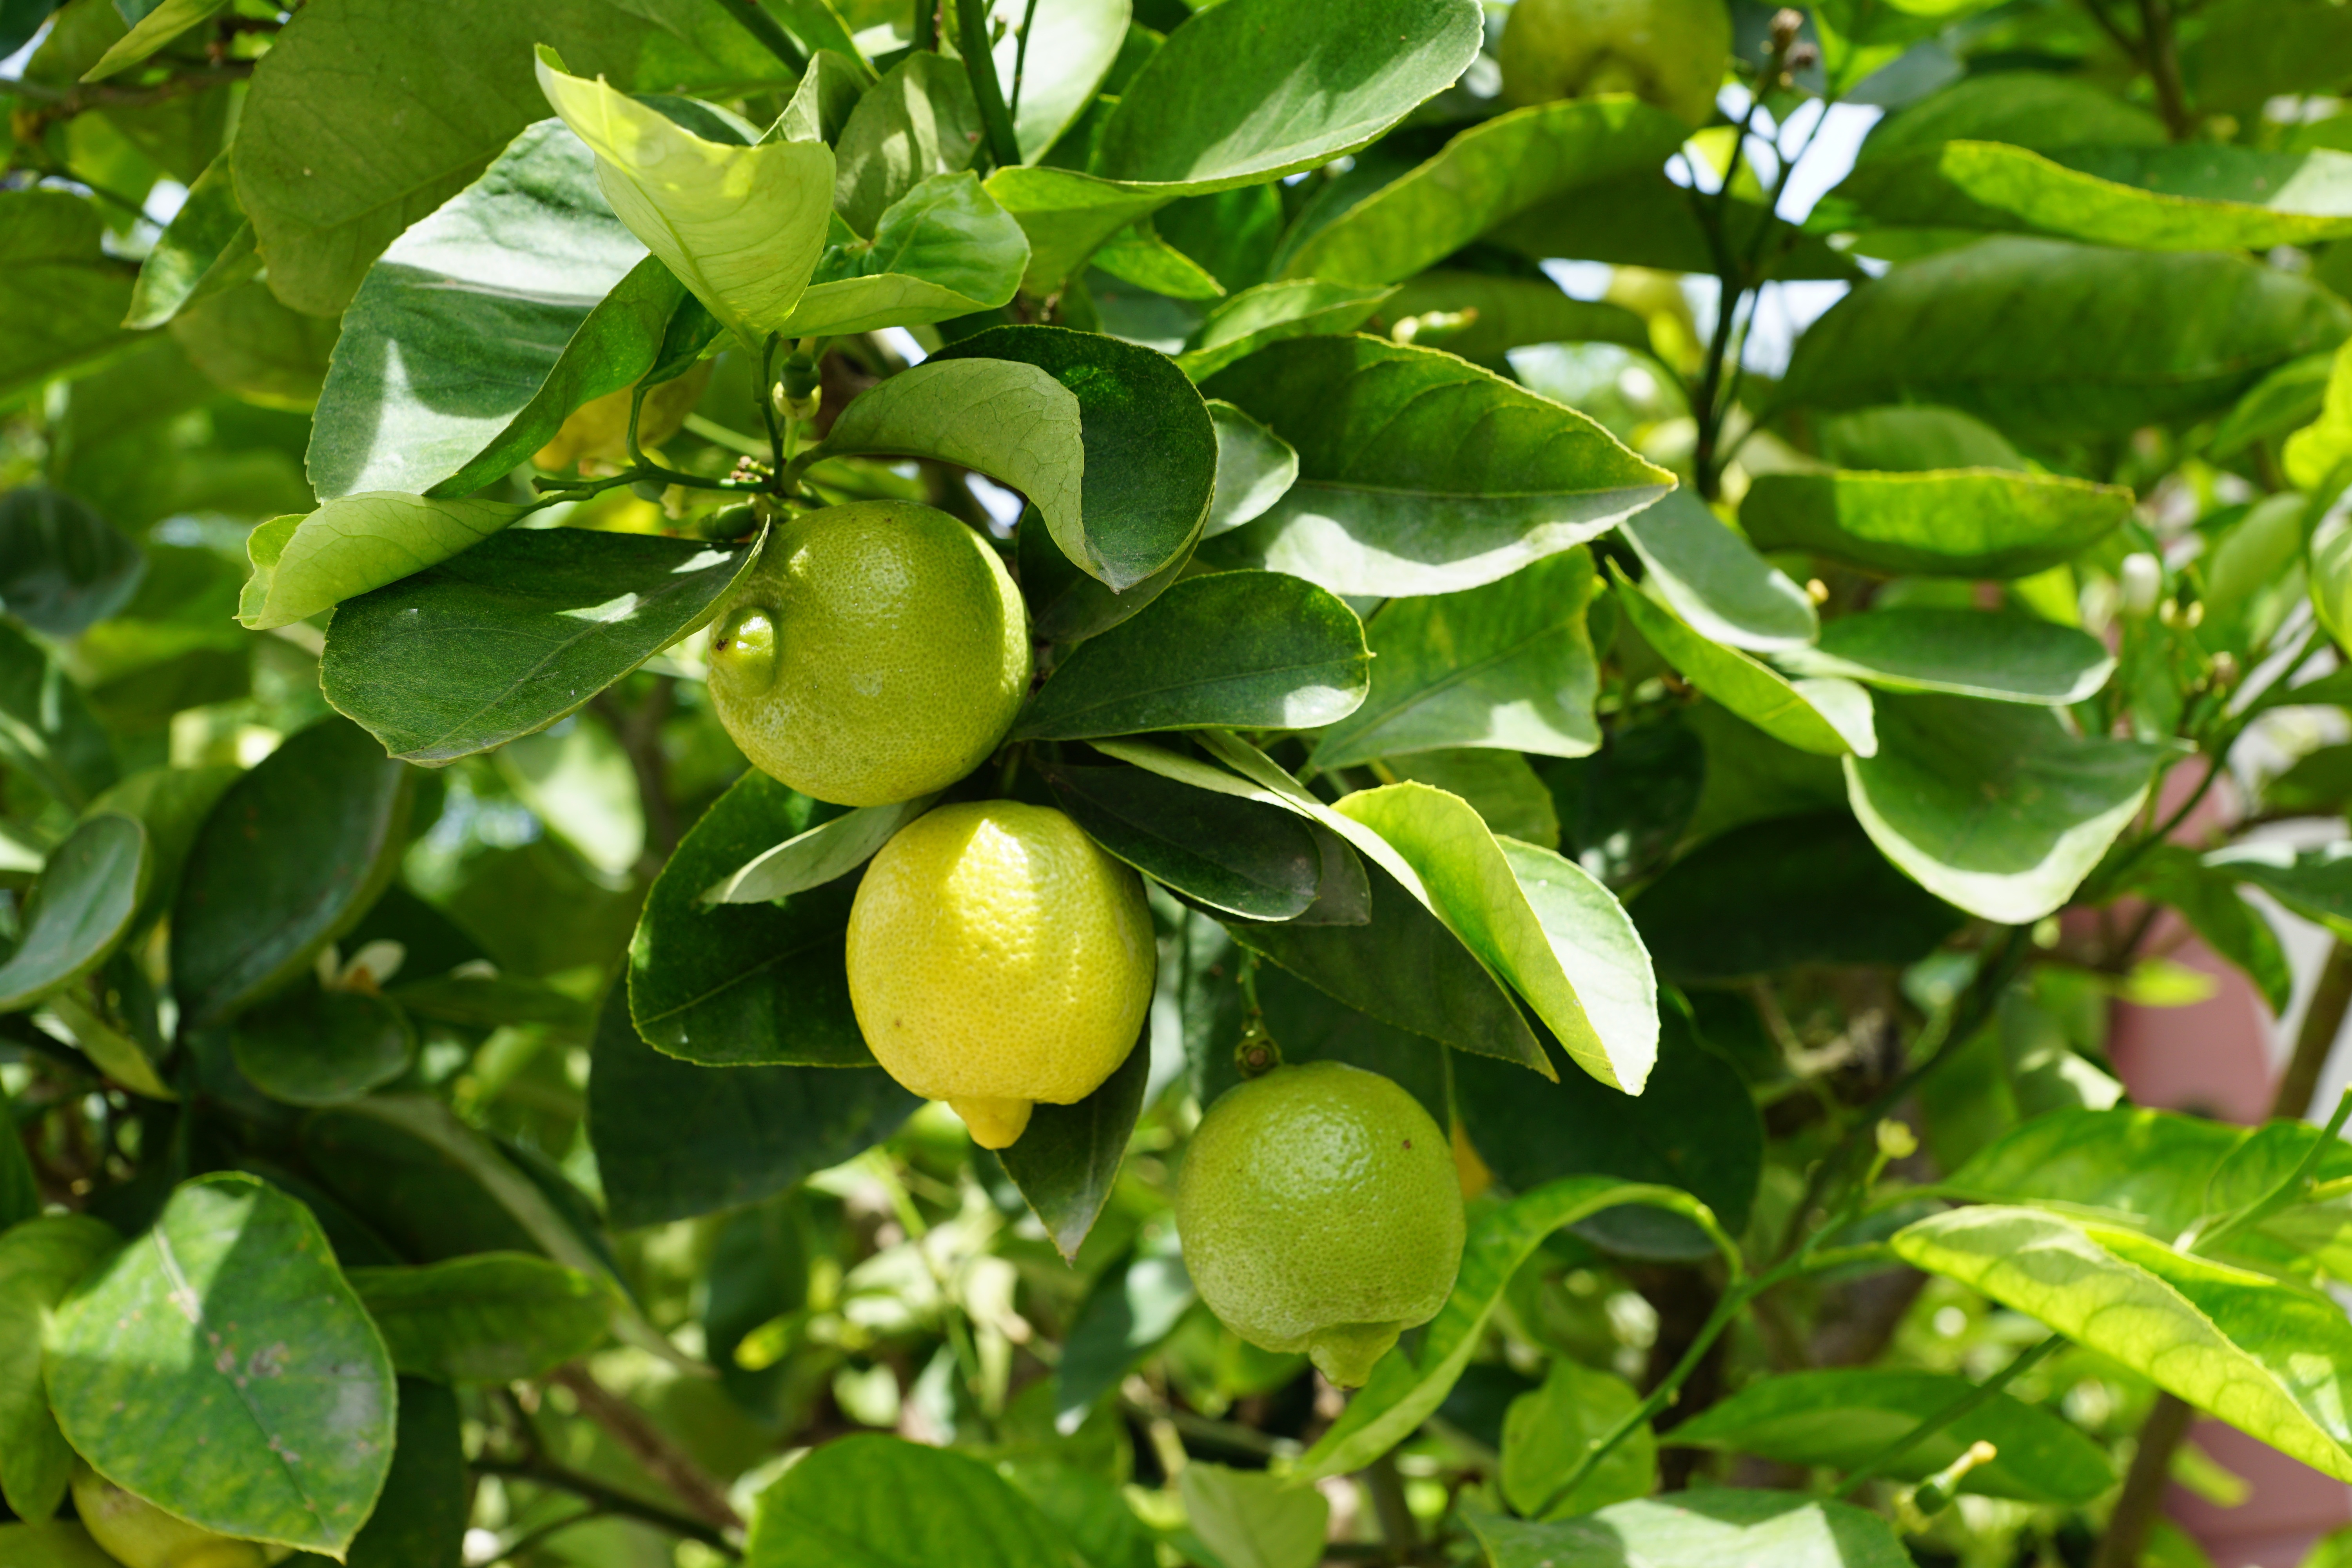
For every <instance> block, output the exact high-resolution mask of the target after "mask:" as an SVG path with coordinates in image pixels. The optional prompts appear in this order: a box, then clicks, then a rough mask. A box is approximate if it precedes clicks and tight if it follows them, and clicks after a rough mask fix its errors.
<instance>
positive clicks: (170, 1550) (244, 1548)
mask: <svg viewBox="0 0 2352 1568" xmlns="http://www.w3.org/2000/svg"><path fill="white" fill-rule="evenodd" d="M73 1500H74V1511H75V1512H76V1513H79V1515H81V1526H82V1528H83V1529H84V1530H87V1531H89V1538H90V1539H91V1540H92V1541H95V1542H98V1543H99V1545H100V1547H102V1548H104V1549H105V1552H106V1554H107V1555H108V1556H109V1557H111V1558H113V1559H114V1560H115V1561H116V1562H117V1563H121V1564H122V1565H123V1568H268V1565H269V1564H270V1563H276V1562H278V1561H280V1560H282V1559H284V1558H285V1557H287V1556H288V1555H289V1553H288V1552H285V1551H283V1550H279V1549H277V1548H273V1547H268V1546H264V1545H262V1544H261V1543H260V1542H257V1541H239V1540H237V1539H236V1538H235V1537H234V1536H227V1535H216V1534H215V1533H214V1532H213V1531H209V1530H206V1529H205V1528H204V1527H203V1526H201V1525H195V1524H190V1523H189V1522H188V1521H186V1520H184V1519H181V1518H179V1517H177V1516H176V1515H173V1514H168V1513H165V1512H164V1511H163V1510H162V1509H160V1508H157V1507H156V1506H155V1505H154V1504H153V1503H152V1502H149V1501H148V1500H146V1499H144V1498H141V1497H135V1496H133V1495H132V1494H131V1493H130V1492H127V1491H124V1490H123V1489H121V1487H118V1486H116V1485H115V1484H114V1483H113V1482H112V1481H110V1480H108V1479H106V1478H105V1477H104V1476H101V1475H100V1474H99V1473H98V1472H97V1471H96V1470H93V1469H91V1468H89V1466H88V1465H79V1466H77V1467H75V1469H74V1478H73Z"/></svg>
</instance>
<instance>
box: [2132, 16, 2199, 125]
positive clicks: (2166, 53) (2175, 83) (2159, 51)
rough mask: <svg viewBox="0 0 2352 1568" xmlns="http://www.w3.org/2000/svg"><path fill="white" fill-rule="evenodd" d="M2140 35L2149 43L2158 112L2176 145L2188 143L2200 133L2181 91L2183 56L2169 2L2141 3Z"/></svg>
mask: <svg viewBox="0 0 2352 1568" xmlns="http://www.w3.org/2000/svg"><path fill="white" fill-rule="evenodd" d="M2139 23H2140V32H2141V33H2142V34H2143V35H2144V36H2145V37H2146V38H2147V58H2146V59H2144V60H2143V61H2141V64H2143V65H2145V66H2146V67H2147V75H2148V79H2149V80H2150V81H2152V82H2154V83H2155V84H2156V107H2157V111H2158V113H2160V114H2162V115H2163V116H2164V128H2165V129H2166V130H2167V131H2169V132H2171V133H2172V139H2173V140H2174V141H2175V142H2186V141H2188V140H2189V137H2190V136H2191V135H2193V134H2194V133H2195V132H2196V130H2197V120H2196V117H2195V116H2194V115H2192V114H2190V113H2189V98H2188V95H2187V94H2186V93H2185V92H2183V91H2182V90H2181V87H2180V54H2179V50H2178V49H2176V48H2174V47H2173V45H2172V7H2171V6H2170V5H2168V4H2166V0H2139Z"/></svg>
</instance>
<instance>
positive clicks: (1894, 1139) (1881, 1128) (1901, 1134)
mask: <svg viewBox="0 0 2352 1568" xmlns="http://www.w3.org/2000/svg"><path fill="white" fill-rule="evenodd" d="M1877 1131H1878V1152H1880V1153H1882V1154H1884V1155H1885V1156H1886V1157H1887V1158H1888V1159H1890V1160H1907V1159H1909V1158H1910V1157H1911V1156H1912V1155H1914V1154H1916V1153H1917V1152H1919V1135H1918V1134H1917V1133H1916V1132H1914V1131H1911V1129H1910V1128H1909V1127H1908V1126H1906V1125H1905V1124H1904V1123H1903V1122H1900V1121H1894V1120H1892V1119H1890V1120H1887V1121H1882V1122H1880V1123H1879V1124H1878V1129H1877Z"/></svg>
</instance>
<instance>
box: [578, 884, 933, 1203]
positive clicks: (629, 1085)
mask: <svg viewBox="0 0 2352 1568" xmlns="http://www.w3.org/2000/svg"><path fill="white" fill-rule="evenodd" d="M730 912H735V913H740V912H741V911H730ZM591 1055H592V1065H591V1070H590V1074H589V1079H588V1084H589V1088H588V1141H589V1142H590V1143H591V1144H592V1145H593V1147H594V1149H595V1152H596V1164H597V1170H598V1172H599V1173H600V1175H601V1177H602V1180H603V1183H604V1203H605V1206H606V1208H607V1209H608V1211H609V1212H610V1214H611V1216H612V1223H613V1225H614V1226H615V1227H616V1228H622V1229H634V1228H635V1227H636V1226H646V1225H658V1224H661V1223H663V1222H665V1221H667V1220H674V1219H688V1218H691V1217H693V1216H694V1215H704V1214H710V1213H713V1212H715V1211H717V1210H719V1209H726V1208H735V1207H738V1206H740V1205H743V1204H747V1203H751V1202H753V1201H755V1200H757V1199H760V1198H763V1197H767V1196H769V1195H771V1194H775V1193H781V1192H783V1191H784V1190H786V1189H787V1188H789V1187H791V1186H793V1184H795V1183H797V1182H799V1181H800V1180H801V1179H802V1178H803V1176H806V1175H809V1174H810V1173H813V1172H816V1171H822V1170H824V1169H827V1168H828V1167H830V1166H834V1165H838V1164H840V1163H842V1162H843V1161H845V1160H847V1159H849V1158H850V1157H851V1156H853V1155H855V1154H856V1153H857V1152H859V1151H861V1150H863V1149H865V1148H866V1146H867V1145H869V1144H872V1143H877V1142H880V1141H881V1140H883V1139H885V1138H887V1137H888V1136H889V1135H890V1134H891V1133H893V1132H895V1131H898V1124H899V1123H900V1122H901V1121H905V1120H906V1119H907V1117H908V1114H909V1113H910V1112H911V1111H913V1110H915V1108H916V1107H917V1106H919V1105H920V1104H921V1103H922V1101H920V1100H917V1099H916V1098H915V1097H914V1096H913V1095H911V1094H908V1092H907V1091H906V1090H905V1089H900V1088H899V1087H898V1084H897V1083H896V1082H894V1081H892V1079H890V1077H889V1075H888V1074H887V1073H883V1072H879V1071H875V1070H870V1069H869V1070H863V1071H860V1070H845V1069H842V1068H803V1067H772V1068H771V1067H757V1068H752V1067H745V1068H725V1069H718V1068H704V1067H698V1066H696V1065H695V1064H693V1063H691V1062H685V1061H680V1060H678V1059H677V1058H674V1057H669V1056H665V1055H663V1054H662V1053H661V1052H659V1051H657V1050H656V1049H654V1048H653V1047H651V1046H648V1045H646V1043H645V1042H644V1041H643V1040H642V1039H640V1038H639V1037H638V1036H637V1032H636V1030H635V1028H634V1027H632V1026H630V1023H629V1014H628V1008H627V1006H626V1005H625V1000H624V998H623V997H622V995H621V993H620V992H619V991H618V990H617V989H615V990H614V992H613V993H612V994H609V995H608V996H607V997H606V999H605V1002H604V1013H603V1015H602V1016H601V1017H600V1018H599V1020H598V1022H597V1026H596V1041H595V1046H594V1048H593V1052H592V1053H591ZM681 1129H684V1130H687V1132H686V1135H683V1136H682V1135H681V1131H680V1130H681Z"/></svg>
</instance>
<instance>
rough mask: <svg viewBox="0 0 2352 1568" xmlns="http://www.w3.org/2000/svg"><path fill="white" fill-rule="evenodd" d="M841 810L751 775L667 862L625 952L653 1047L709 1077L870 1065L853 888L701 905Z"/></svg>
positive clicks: (632, 1002) (640, 1023)
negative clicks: (856, 978)
mask: <svg viewBox="0 0 2352 1568" xmlns="http://www.w3.org/2000/svg"><path fill="white" fill-rule="evenodd" d="M821 813H822V814H824V816H825V819H826V820H828V821H830V820H835V815H834V814H835V808H832V807H826V806H821V805H818V804H817V803H816V802H814V801H813V800H811V799H809V798H808V797H807V796H806V795H796V794H794V793H793V791H792V790H791V789H790V788H788V787H787V786H785V785H783V784H779V783H777V782H776V781H775V780H774V779H772V778H770V777H769V776H768V775H767V774H766V773H761V772H760V771H759V770H758V769H756V768H755V769H752V770H751V771H750V772H748V773H744V775H743V776H742V777H741V778H740V779H738V780H737V781H736V782H735V784H734V786H733V787H732V788H730V789H729V790H728V792H727V793H726V794H725V795H721V796H719V800H718V801H717V803H716V804H714V805H712V806H711V808H710V809H709V811H707V812H705V813H704V814H703V816H702V820H701V821H699V822H698V823H696V824H695V825H694V826H693V828H692V830H691V831H689V832H688V834H687V836H686V837H685V839H684V840H683V841H681V842H680V843H679V845H678V847H677V849H676V850H675V851H673V852H672V853H671V855H670V858H669V863H668V864H667V865H666V866H664V867H663V868H662V872H661V875H660V876H659V877H657V878H656V879H654V885H653V889H652V891H650V892H648V893H647V894H646V904H645V910H644V912H643V913H642V914H640V915H639V916H638V918H637V930H636V934H635V937H633V938H632V939H631V940H630V942H629V980H628V1003H629V1012H630V1013H631V1015H632V1016H634V1018H635V1024H636V1028H637V1031H638V1033H640V1034H641V1035H643V1036H644V1037H645V1038H646V1041H647V1042H649V1043H650V1044H652V1045H653V1046H655V1047H657V1048H658V1049H660V1050H663V1051H666V1052H667V1053H668V1054H670V1055H671V1056H674V1057H678V1058H683V1059H685V1060H688V1061H696V1062H701V1063H704V1064H706V1065H708V1066H712V1067H730V1068H731V1067H744V1066H750V1065H754V1064H774V1063H799V1064H804V1065H808V1066H814V1067H835V1068H839V1067H860V1066H865V1065H868V1064H870V1063H871V1062H872V1061H873V1059H874V1058H873V1053H872V1052H871V1051H869V1050H867V1049H866V1038H865V1037H864V1036H863V1035H862V1034H860V1033H859V1032H858V1028H857V1019H856V1016H855V1015H854V1014H853V1013H852V1012H851V1011H850V1006H849V981H848V976H847V974H846V973H845V971H844V969H843V967H842V964H843V963H844V959H843V952H844V948H843V943H844V942H845V940H846V935H845V933H846V931H847V930H848V925H849V905H850V900H851V899H852V897H853V896H854V895H855V893H856V888H855V887H854V885H849V884H845V883H844V882H842V881H841V880H839V879H835V880H832V881H829V882H827V883H825V884H824V885H822V886H812V887H809V888H807V889H804V890H803V891H800V892H795V893H793V894H792V895H791V896H790V897H788V898H785V899H783V900H781V901H779V902H774V903H766V904H761V905H746V904H720V905H718V906H716V907H713V906H711V905H709V904H707V903H705V902H704V901H703V897H702V895H703V893H704V892H705V891H706V890H707V889H709V888H710V887H712V886H713V885H714V884H715V883H717V882H718V881H719V879H721V878H723V877H726V876H729V875H730V874H732V873H733V872H734V871H735V870H736V869H737V868H740V867H741V866H743V864H744V863H745V861H747V860H748V859H750V858H751V856H752V855H754V854H756V853H758V852H759V851H761V850H764V849H767V848H769V847H772V846H773V845H776V844H778V843H781V842H789V841H791V840H793V839H794V838H795V837H798V836H799V835H801V834H803V833H805V832H807V831H809V829H810V828H811V827H812V826H818V825H819V822H818V818H819V814H821ZM839 820H848V819H846V818H840V819H839Z"/></svg>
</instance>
